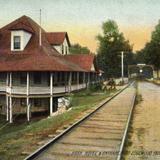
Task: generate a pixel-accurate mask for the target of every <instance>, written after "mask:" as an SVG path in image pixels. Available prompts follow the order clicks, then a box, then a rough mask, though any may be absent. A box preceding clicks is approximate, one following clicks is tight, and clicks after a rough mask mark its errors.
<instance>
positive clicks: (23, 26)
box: [10, 22, 34, 33]
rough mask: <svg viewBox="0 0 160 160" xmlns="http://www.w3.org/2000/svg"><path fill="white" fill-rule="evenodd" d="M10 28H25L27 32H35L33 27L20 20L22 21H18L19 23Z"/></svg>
mask: <svg viewBox="0 0 160 160" xmlns="http://www.w3.org/2000/svg"><path fill="white" fill-rule="evenodd" d="M10 29H11V30H25V31H27V32H30V33H34V31H33V28H32V27H31V26H29V25H27V24H25V23H23V22H20V23H18V22H17V24H15V25H13V26H11V28H10Z"/></svg>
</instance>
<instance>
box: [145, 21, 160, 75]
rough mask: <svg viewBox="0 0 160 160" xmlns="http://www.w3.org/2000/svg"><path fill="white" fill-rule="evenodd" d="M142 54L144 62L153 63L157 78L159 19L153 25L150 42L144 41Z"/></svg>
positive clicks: (159, 56)
mask: <svg viewBox="0 0 160 160" xmlns="http://www.w3.org/2000/svg"><path fill="white" fill-rule="evenodd" d="M143 54H144V58H145V62H146V63H147V64H151V65H154V68H155V70H156V71H157V77H158V78H159V70H160V21H159V22H158V24H157V25H156V26H155V30H154V31H153V32H152V36H151V40H150V42H148V43H146V45H145V47H144V49H143Z"/></svg>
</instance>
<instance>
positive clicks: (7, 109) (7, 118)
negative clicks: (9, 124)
mask: <svg viewBox="0 0 160 160" xmlns="http://www.w3.org/2000/svg"><path fill="white" fill-rule="evenodd" d="M8 120H9V103H8V95H7V94H6V121H8Z"/></svg>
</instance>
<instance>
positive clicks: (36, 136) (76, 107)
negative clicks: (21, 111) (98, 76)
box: [0, 91, 115, 160]
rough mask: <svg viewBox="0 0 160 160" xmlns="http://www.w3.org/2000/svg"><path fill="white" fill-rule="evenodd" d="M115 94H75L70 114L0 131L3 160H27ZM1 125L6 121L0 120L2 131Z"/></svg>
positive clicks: (13, 125)
mask: <svg viewBox="0 0 160 160" xmlns="http://www.w3.org/2000/svg"><path fill="white" fill-rule="evenodd" d="M113 92H115V91H110V92H106V93H103V92H100V93H99V92H98V93H97V92H93V93H88V92H87V91H81V92H79V93H74V94H73V95H72V96H71V97H72V103H71V104H72V109H71V110H70V111H67V112H65V113H63V114H61V115H57V116H54V117H51V118H45V119H42V120H39V121H32V122H30V124H27V123H21V124H20V123H18V124H17V123H13V124H8V125H7V126H6V127H4V128H2V129H0V160H1V159H2V160H14V159H15V160H20V159H24V158H25V157H26V156H27V154H28V153H31V152H33V151H34V150H36V149H37V148H39V147H40V142H44V141H46V140H48V139H49V136H48V135H54V134H55V133H56V131H57V130H61V129H64V128H65V127H66V125H69V124H72V123H73V122H75V119H77V118H78V117H82V116H83V114H84V113H85V111H88V110H89V109H91V108H92V107H93V106H95V105H97V104H98V103H99V102H100V101H102V100H104V99H105V98H107V97H109V96H110V95H111V93H113ZM2 124H4V120H3V118H1V117H0V128H1V126H2ZM41 145H42V144H41ZM25 154H26V155H25Z"/></svg>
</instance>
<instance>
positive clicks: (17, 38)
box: [13, 36, 21, 50]
mask: <svg viewBox="0 0 160 160" xmlns="http://www.w3.org/2000/svg"><path fill="white" fill-rule="evenodd" d="M13 41H14V42H13V43H14V49H17V50H18V49H21V37H20V36H14V37H13Z"/></svg>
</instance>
